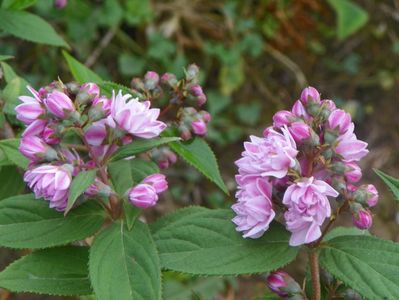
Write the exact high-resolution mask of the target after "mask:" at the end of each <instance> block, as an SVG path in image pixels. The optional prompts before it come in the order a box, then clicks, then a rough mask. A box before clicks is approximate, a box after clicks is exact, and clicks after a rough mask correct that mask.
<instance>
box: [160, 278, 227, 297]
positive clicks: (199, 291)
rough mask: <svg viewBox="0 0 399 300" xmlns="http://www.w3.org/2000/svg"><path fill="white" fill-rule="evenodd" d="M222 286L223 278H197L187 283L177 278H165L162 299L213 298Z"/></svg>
mask: <svg viewBox="0 0 399 300" xmlns="http://www.w3.org/2000/svg"><path fill="white" fill-rule="evenodd" d="M223 288H224V280H223V278H216V277H211V278H199V279H196V280H194V281H193V282H189V283H188V284H183V283H181V282H180V281H178V280H166V281H165V283H164V287H163V296H164V299H173V300H187V299H194V296H195V295H196V296H197V297H199V299H203V300H205V299H209V300H211V299H215V295H216V294H217V293H218V292H219V291H221V290H222V289H223Z"/></svg>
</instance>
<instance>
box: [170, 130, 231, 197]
mask: <svg viewBox="0 0 399 300" xmlns="http://www.w3.org/2000/svg"><path fill="white" fill-rule="evenodd" d="M169 146H170V148H172V150H173V151H175V152H176V153H177V154H178V155H179V156H181V157H182V158H183V159H184V160H185V161H186V162H188V163H189V164H191V165H192V166H193V167H195V168H196V169H197V170H198V171H200V172H201V173H202V174H204V175H205V176H206V177H207V178H208V179H209V180H210V181H212V182H214V183H215V184H216V185H217V186H218V187H219V188H220V189H221V190H222V191H223V192H225V193H226V194H228V193H229V192H228V190H227V187H226V185H225V184H224V181H223V179H222V177H221V175H220V172H219V166H218V163H217V160H216V157H215V154H213V152H212V149H211V148H210V147H209V146H208V144H207V143H206V142H205V141H204V140H203V139H201V138H198V137H195V138H193V139H191V140H189V141H186V142H172V143H170V144H169Z"/></svg>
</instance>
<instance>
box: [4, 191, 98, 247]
mask: <svg viewBox="0 0 399 300" xmlns="http://www.w3.org/2000/svg"><path fill="white" fill-rule="evenodd" d="M103 222H104V212H103V210H102V208H101V207H100V205H98V204H97V203H96V202H94V201H88V202H87V203H84V204H82V205H80V206H79V207H78V208H76V209H74V210H73V211H72V212H71V213H69V214H68V216H66V217H64V216H63V214H62V213H60V212H57V211H55V210H54V209H51V208H49V207H48V202H46V201H44V200H36V199H35V197H34V195H33V194H29V195H21V196H14V197H11V198H7V199H4V200H2V201H0V246H3V247H10V248H35V249H36V248H47V247H53V246H58V245H64V244H67V243H69V242H72V241H77V240H82V239H84V238H86V237H88V236H90V235H92V234H94V233H95V232H96V231H97V230H99V229H100V227H101V226H102V224H103Z"/></svg>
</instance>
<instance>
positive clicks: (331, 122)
mask: <svg viewBox="0 0 399 300" xmlns="http://www.w3.org/2000/svg"><path fill="white" fill-rule="evenodd" d="M351 123H352V118H351V115H350V114H348V113H347V112H345V111H344V110H342V109H336V110H334V111H333V112H332V113H331V115H330V116H329V118H328V126H329V128H331V129H336V128H338V130H339V133H341V134H343V133H345V132H346V131H347V130H348V128H349V125H350V124H351Z"/></svg>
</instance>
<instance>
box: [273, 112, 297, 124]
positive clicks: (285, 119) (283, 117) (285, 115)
mask: <svg viewBox="0 0 399 300" xmlns="http://www.w3.org/2000/svg"><path fill="white" fill-rule="evenodd" d="M294 119H295V116H294V114H293V113H292V112H290V111H288V110H280V111H278V112H277V113H275V114H274V116H273V126H274V127H282V126H284V125H288V124H290V123H291V121H293V120H294Z"/></svg>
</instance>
